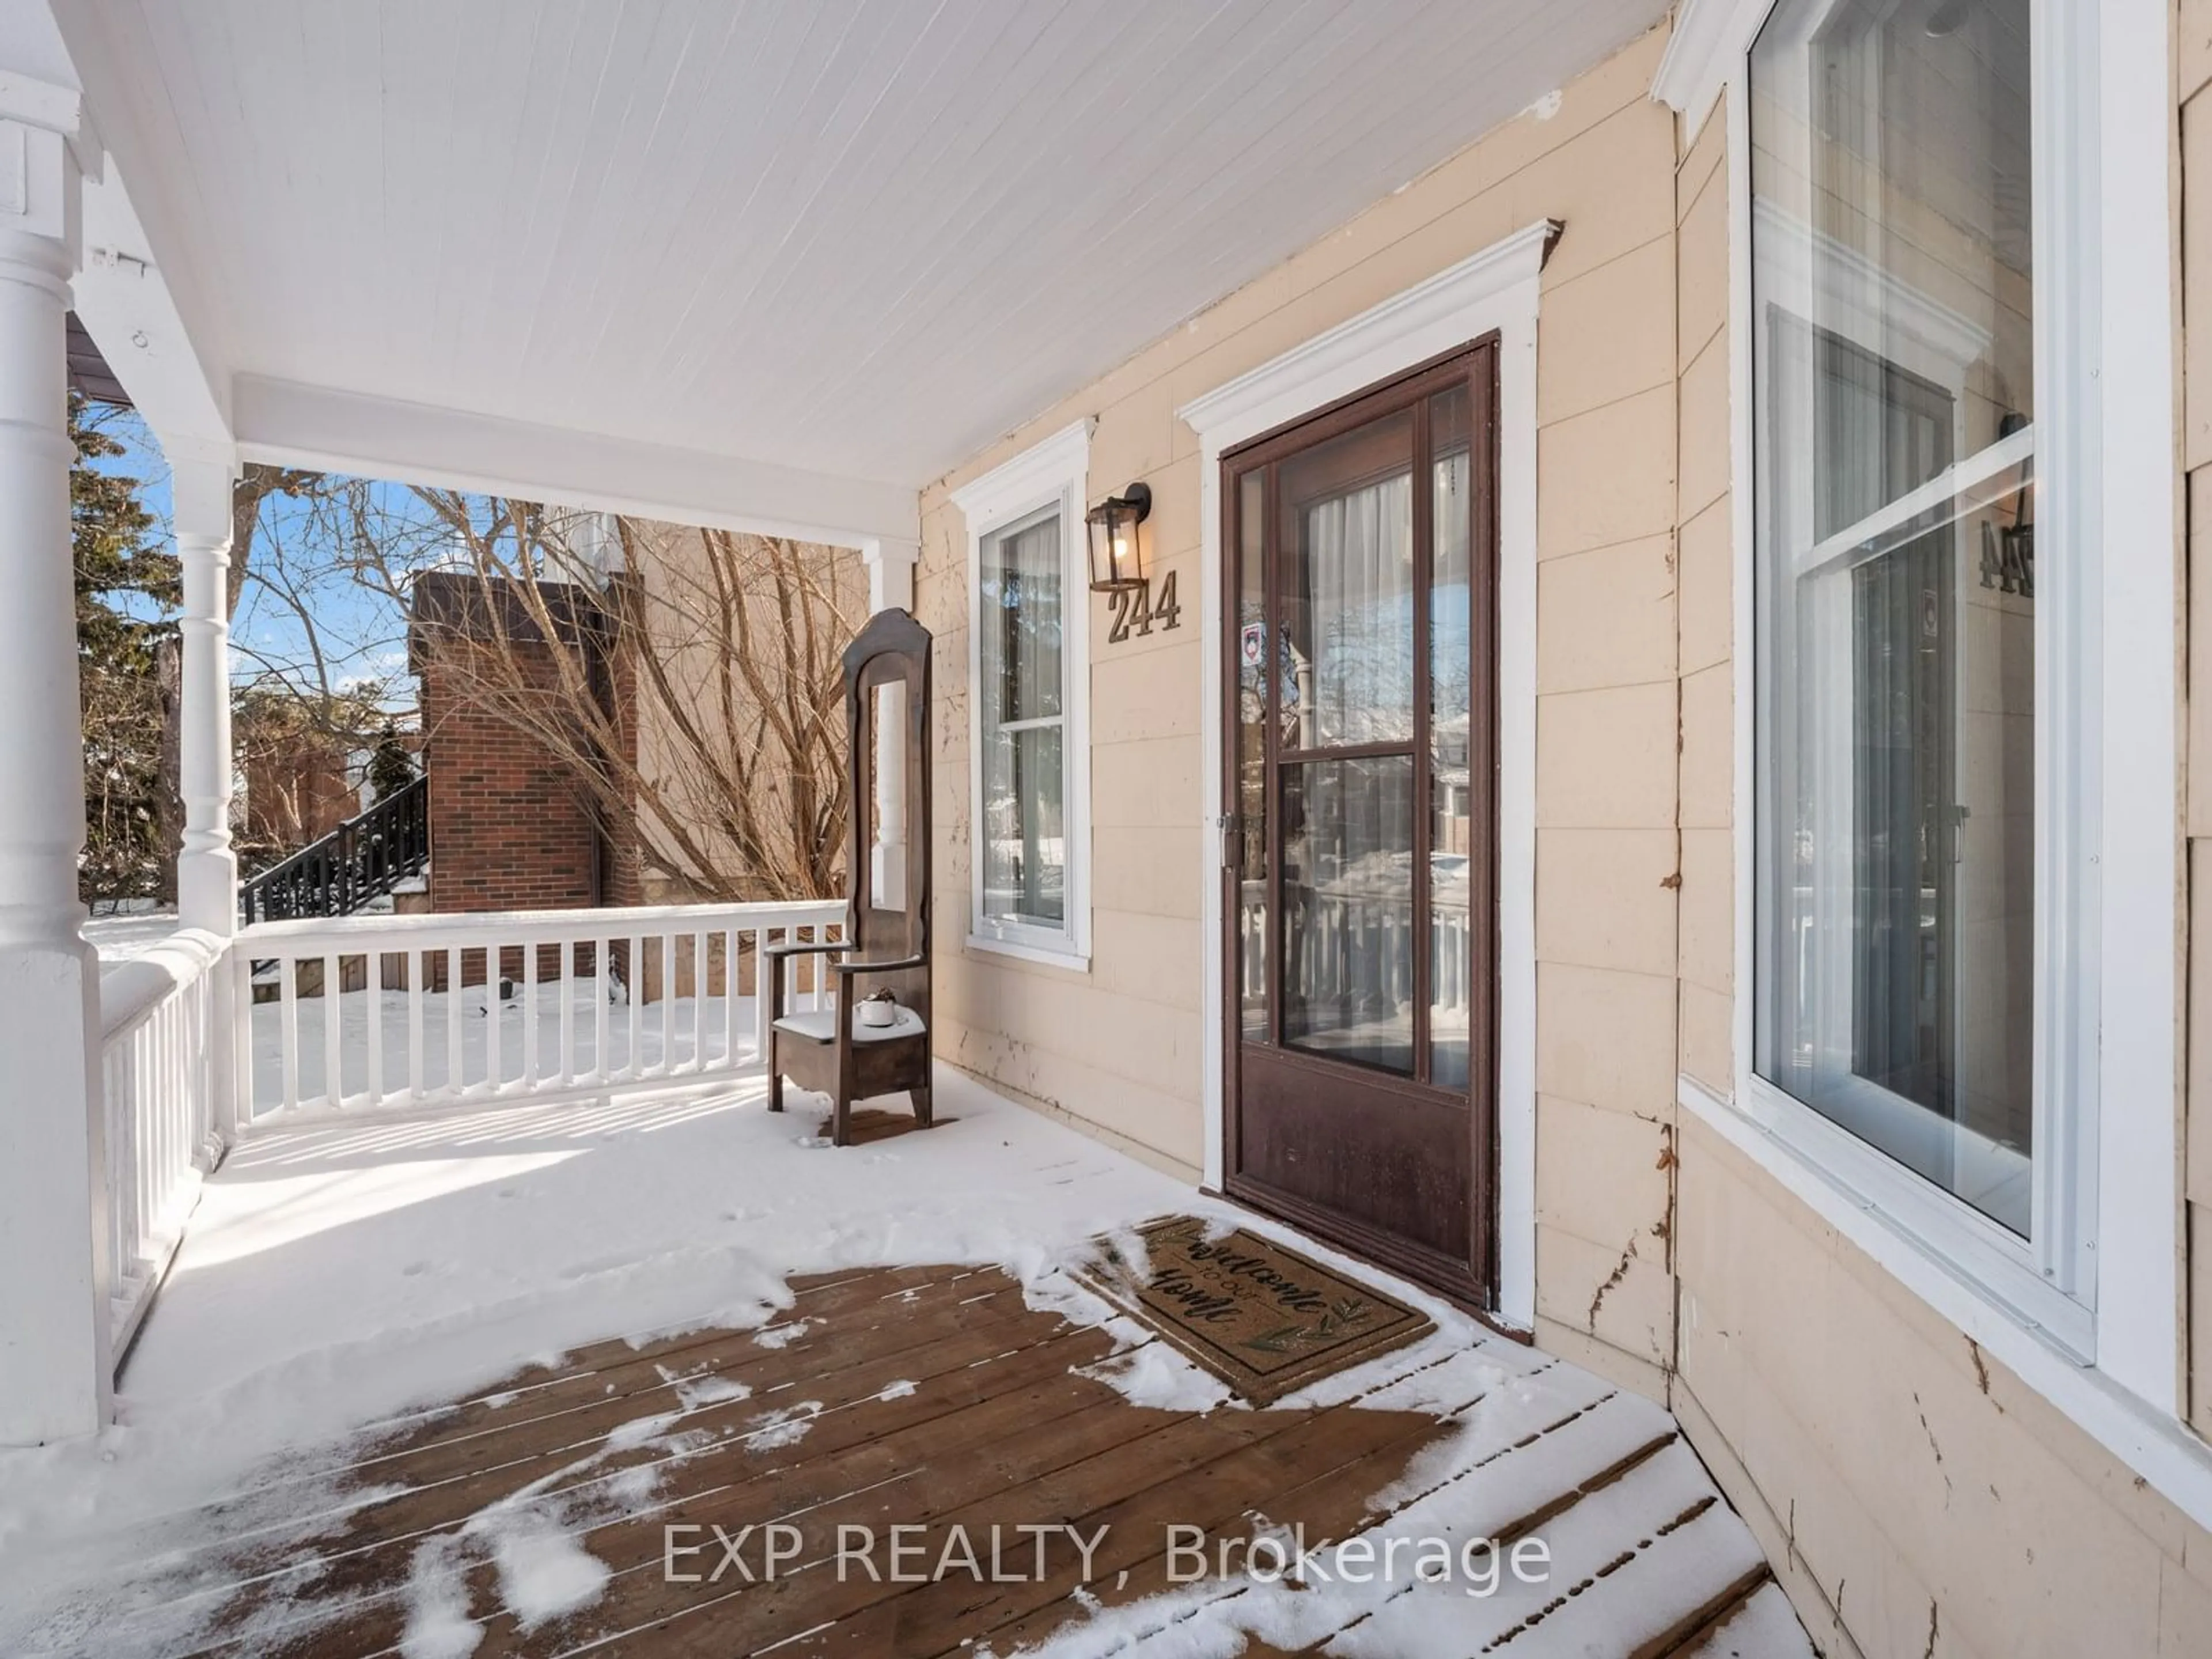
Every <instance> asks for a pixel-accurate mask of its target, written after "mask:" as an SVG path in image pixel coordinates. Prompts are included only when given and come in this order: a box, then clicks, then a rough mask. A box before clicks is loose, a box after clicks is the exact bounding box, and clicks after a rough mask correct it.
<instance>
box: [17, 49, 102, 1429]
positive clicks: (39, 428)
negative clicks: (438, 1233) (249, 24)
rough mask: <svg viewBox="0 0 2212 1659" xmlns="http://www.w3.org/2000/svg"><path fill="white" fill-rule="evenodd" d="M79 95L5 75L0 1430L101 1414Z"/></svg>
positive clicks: (68, 1425)
mask: <svg viewBox="0 0 2212 1659" xmlns="http://www.w3.org/2000/svg"><path fill="white" fill-rule="evenodd" d="M77 106H78V99H77V95H76V94H75V93H73V92H69V91H66V90H64V89H63V88H58V87H52V86H48V85H46V84H45V83H44V82H38V81H33V80H30V79H28V78H27V77H25V76H16V75H12V74H10V75H6V76H0V594H4V595H5V596H6V598H5V602H4V603H0V710H4V711H5V720H4V723H0V757H4V765H5V768H6V779H5V782H4V785H0V1064H4V1065H5V1066H6V1067H7V1080H6V1084H5V1085H4V1087H0V1443H4V1444H11V1445H31V1444H38V1443H43V1442H46V1441H50V1440H58V1439H61V1438H63V1437H67V1436H70V1435H80V1434H88V1433H91V1432H92V1431H94V1430H96V1429H98V1428H100V1426H101V1425H103V1424H105V1423H106V1420H107V1417H108V1412H109V1406H110V1403H111V1400H110V1388H111V1382H112V1377H111V1370H112V1367H111V1364H110V1353H109V1344H108V1289H109V1284H108V1261H107V1254H108V1252H107V1201H106V1134H105V1132H104V1126H103V1120H102V1116H101V1110H100V963H99V961H98V959H97V958H96V957H94V953H93V951H92V948H91V947H90V946H89V945H87V944H86V943H85V941H84V936H83V933H82V926H83V922H84V919H85V909H84V906H83V905H82V904H81V903H79V902H78V901H77V888H76V881H77V877H76V860H77V854H78V852H79V850H80V849H81V848H82V847H83V845H84V753H83V744H82V737H81V735H80V732H81V726H80V722H79V720H78V712H77V675H76V598H75V592H74V583H73V580H72V577H71V572H70V463H71V462H72V461H73V460H74V459H75V458H76V452H75V450H74V448H73V447H71V445H70V440H69V429H68V423H67V418H66V412H65V411H66V407H67V404H66V399H67V396H68V391H67V370H66V366H65V362H64V349H63V339H64V320H63V319H64V315H65V314H66V313H67V311H68V308H69V302H70V278H71V277H72V276H73V275H74V274H75V272H76V268H77V262H78V258H79V253H80V234H79V225H78V218H77V213H78V197H79V179H78V173H77V163H76V158H75V156H74V155H72V154H71V153H70V139H71V138H73V137H74V136H75V133H76V125H77Z"/></svg>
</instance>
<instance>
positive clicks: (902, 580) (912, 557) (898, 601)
mask: <svg viewBox="0 0 2212 1659" xmlns="http://www.w3.org/2000/svg"><path fill="white" fill-rule="evenodd" d="M920 559H921V543H920V542H904V541H893V540H891V539H890V538H887V537H876V538H872V539H870V540H867V541H865V542H862V543H861V544H860V562H862V563H863V564H865V565H866V566H867V568H868V609H869V611H871V612H874V611H911V610H913V609H914V567H915V563H916V562H918V561H919V560H920Z"/></svg>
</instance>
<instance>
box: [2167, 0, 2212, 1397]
mask: <svg viewBox="0 0 2212 1659" xmlns="http://www.w3.org/2000/svg"><path fill="white" fill-rule="evenodd" d="M2175 57H2176V62H2177V67H2178V69H2179V86H2178V87H2177V88H2176V92H2177V95H2178V97H2179V106H2180V114H2181V122H2180V133H2181V138H2180V143H2181V237H2180V241H2181V269H2182V273H2183V277H2184V281H2183V283H2182V293H2181V298H2182V342H2183V352H2182V465H2183V467H2184V469H2185V471H2186V473H2187V494H2186V495H2185V501H2186V503H2187V516H2186V518H2185V523H2186V525H2187V526H2188V531H2187V535H2188V560H2187V569H2186V578H2185V593H2187V594H2188V595H2190V596H2192V601H2193V602H2192V603H2191V604H2190V605H2188V607H2187V611H2186V613H2185V614H2186V615H2187V617H2188V619H2189V620H2188V634H2187V636H2186V639H2185V651H2186V656H2185V660H2186V661H2187V662H2188V664H2189V682H2188V685H2187V687H2186V688H2185V690H2186V692H2187V696H2186V701H2185V715H2187V716H2188V718H2186V720H2185V725H2184V727H2183V729H2184V730H2185V732H2187V733H2188V744H2187V749H2186V751H2185V767H2186V770H2185V785H2186V787H2185V800H2186V802H2187V815H2188V832H2189V837H2190V841H2189V874H2188V879H2189V908H2188V914H2189V941H2190V944H2189V959H2188V962H2187V964H2186V966H2187V969H2188V971H2187V976H2186V979H2185V983H2186V984H2187V986H2188V987H2189V991H2188V999H2189V1000H2188V1007H2189V1018H2188V1022H2187V1024H2186V1027H2185V1030H2184V1031H2183V1033H2182V1037H2183V1042H2184V1043H2185V1045H2186V1053H2187V1054H2188V1056H2189V1064H2188V1072H2187V1085H2186V1091H2187V1092H2186V1099H2187V1101H2188V1110H2187V1115H2186V1121H2185V1124H2184V1126H2183V1127H2184V1144H2185V1152H2186V1156H2185V1161H2184V1170H2185V1176H2184V1183H2185V1195H2186V1206H2185V1208H2186V1217H2187V1225H2188V1232H2187V1237H2186V1248H2187V1250H2188V1257H2187V1279H2188V1282H2187V1289H2186V1299H2185V1306H2186V1308H2187V1310H2188V1311H2187V1319H2188V1325H2187V1329H2188V1334H2189V1339H2190V1340H2189V1341H2188V1342H2187V1344H2186V1345H2185V1362H2186V1364H2187V1365H2188V1370H2189V1385H2188V1389H2187V1401H2188V1406H2187V1409H2188V1412H2189V1414H2190V1421H2191V1424H2193V1425H2195V1427H2196V1429H2197V1432H2198V1433H2200V1434H2203V1435H2206V1436H2212V959H2208V953H2212V599H2206V598H2205V597H2204V596H2205V595H2212V0H2183V3H2182V5H2181V8H2180V14H2179V33H2178V35H2177V39H2176V52H2175ZM2192 711H2193V712H2192Z"/></svg>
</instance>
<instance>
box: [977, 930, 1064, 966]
mask: <svg viewBox="0 0 2212 1659" xmlns="http://www.w3.org/2000/svg"><path fill="white" fill-rule="evenodd" d="M968 948H969V950H971V951H988V952H990V953H991V954H992V955H993V956H998V957H1013V958H1014V959H1015V960H1016V961H1018V962H1035V963H1042V964H1043V965H1044V966H1045V967H1048V968H1065V969H1068V970H1069V971H1071V972H1073V973H1078V974H1087V973H1089V972H1090V971H1091V957H1090V956H1089V954H1088V953H1086V952H1084V951H1076V950H1073V949H1070V948H1068V947H1066V946H1061V947H1060V948H1057V949H1055V948H1054V947H1053V946H1051V945H1030V944H1027V943H1025V942H1024V941H1023V940H1021V939H998V938H994V936H993V935H991V934H989V933H970V934H969V935H968Z"/></svg>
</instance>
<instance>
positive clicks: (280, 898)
mask: <svg viewBox="0 0 2212 1659" xmlns="http://www.w3.org/2000/svg"><path fill="white" fill-rule="evenodd" d="M429 862H430V780H429V779H428V777H427V776H425V777H419V778H416V780H415V781H413V782H411V783H408V784H405V785H403V786H402V787H399V788H398V789H395V790H393V791H392V793H390V794H388V795H386V797H385V798H384V799H382V800H380V801H379V802H377V803H376V805H374V806H372V807H370V808H369V809H368V811H366V812H363V813H362V814H360V815H359V816H358V817H350V818H348V819H347V820H346V821H345V822H344V823H342V824H340V825H338V827H337V829H333V830H331V833H330V834H329V835H327V836H324V837H323V838H322V839H321V840H320V841H319V842H313V843H311V844H309V845H308V846H306V847H303V848H301V849H300V850H299V851H298V852H296V853H295V854H292V855H291V857H289V858H288V859H286V860H284V861H283V863H282V864H276V865H271V866H270V867H269V868H268V869H266V870H264V871H263V872H261V873H260V874H259V875H258V876H256V877H254V878H252V880H251V881H248V882H246V884H244V885H243V886H241V887H240V890H239V905H240V909H241V910H242V911H243V913H244V916H245V920H246V922H247V923H248V924H249V925H250V924H252V923H253V922H257V921H289V920H290V919H292V918H294V917H296V916H343V915H352V914H353V912H355V911H356V910H358V909H359V908H361V907H362V905H364V904H366V903H368V902H369V900H371V899H373V898H377V897H380V896H382V895H384V894H386V893H388V892H390V891H391V890H392V889H393V888H394V887H396V886H398V884H400V883H401V882H403V881H404V880H406V879H407V878H409V877H410V876H417V875H420V874H422V871H423V869H424V868H425V867H426V866H428V864H429Z"/></svg>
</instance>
